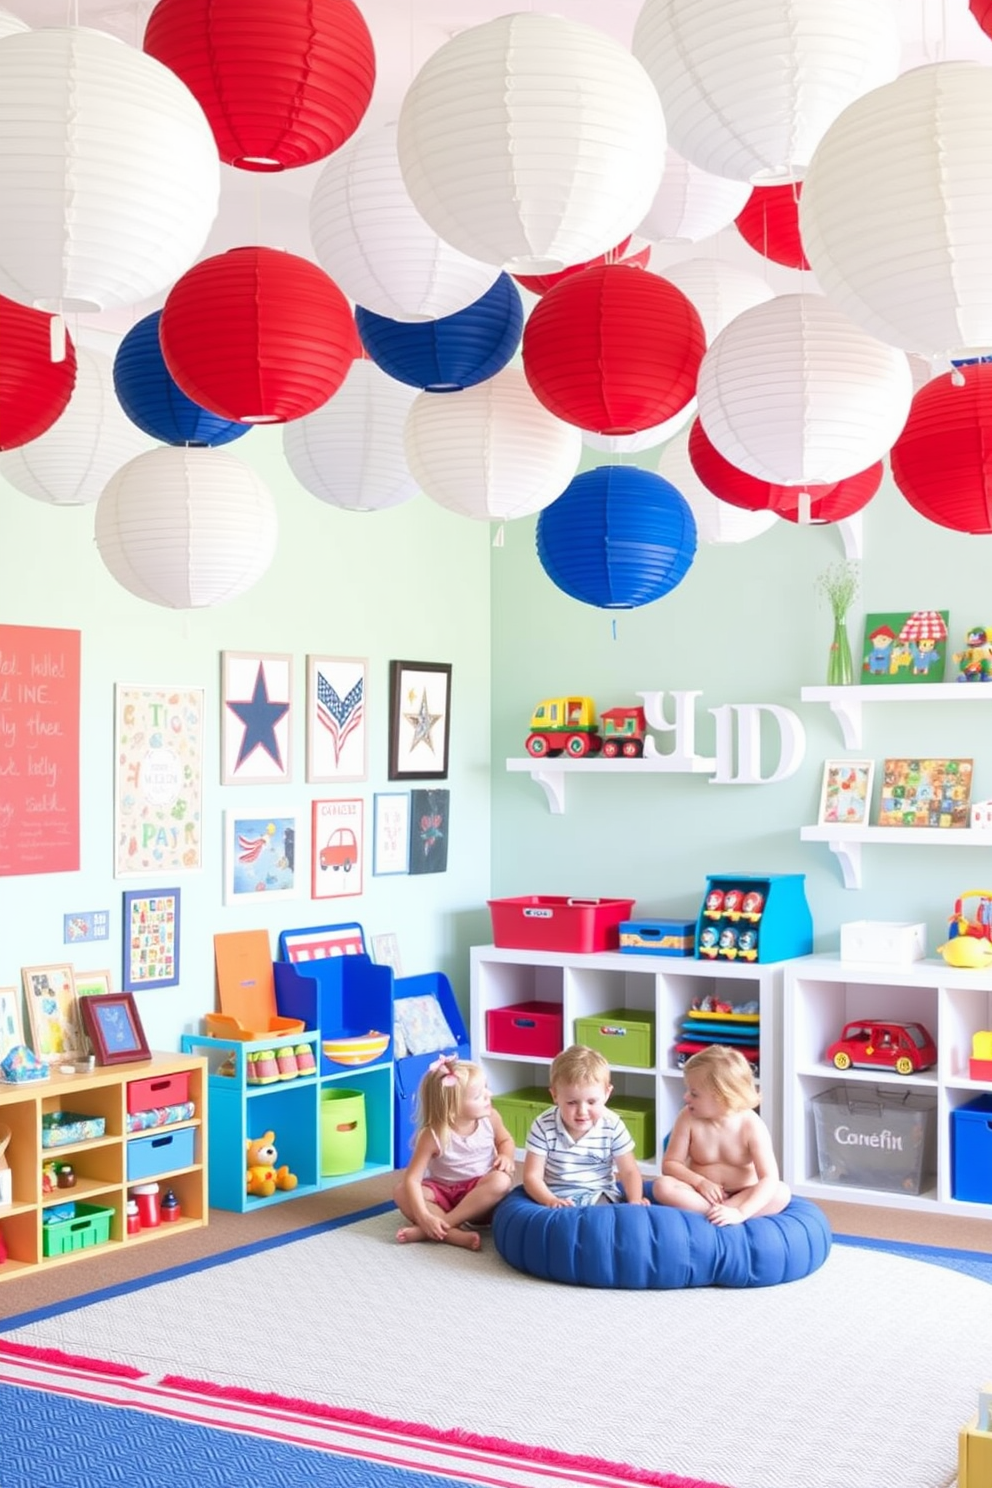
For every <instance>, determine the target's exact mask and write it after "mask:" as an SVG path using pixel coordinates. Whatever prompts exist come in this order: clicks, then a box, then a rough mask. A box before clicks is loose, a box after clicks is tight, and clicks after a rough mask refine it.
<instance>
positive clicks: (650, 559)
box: [537, 465, 696, 610]
mask: <svg viewBox="0 0 992 1488" xmlns="http://www.w3.org/2000/svg"><path fill="white" fill-rule="evenodd" d="M695 553H696V523H695V519H694V518H693V515H692V512H691V510H690V508H689V505H688V503H687V502H686V501H685V499H684V498H683V497H682V496H681V495H680V493H679V492H678V491H677V490H676V488H675V487H674V486H673V485H672V484H671V483H670V482H669V481H666V480H664V479H663V478H662V477H661V476H660V475H652V474H651V472H650V471H647V470H639V469H637V468H636V467H629V466H623V465H600V466H599V467H598V468H597V469H596V470H587V471H585V472H584V474H582V475H577V476H576V477H575V479H574V480H573V481H571V483H570V484H569V485H568V486H566V488H565V490H564V491H563V492H562V494H561V495H560V496H559V497H558V499H557V501H553V502H552V503H551V505H550V506H546V507H545V508H544V510H543V511H542V512H541V515H540V516H539V517H538V520H537V556H538V558H539V559H540V561H541V567H542V568H543V569H544V572H545V573H546V574H547V576H548V578H549V579H550V580H551V582H552V583H553V584H556V585H557V586H558V588H559V589H562V590H563V591H564V592H565V593H566V594H568V595H570V596H571V598H572V599H578V600H581V602H582V603H583V604H588V605H595V606H596V607H597V608H598V609H601V610H633V609H636V608H637V607H638V606H639V605H646V604H651V602H652V601H653V600H656V599H660V598H661V597H662V595H663V594H667V593H668V592H669V590H670V589H674V588H675V586H676V584H678V583H680V582H681V580H682V579H683V578H684V577H685V575H686V574H687V573H688V571H689V567H690V565H691V563H692V560H693V558H694V557H695Z"/></svg>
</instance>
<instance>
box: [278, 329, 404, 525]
mask: <svg viewBox="0 0 992 1488" xmlns="http://www.w3.org/2000/svg"><path fill="white" fill-rule="evenodd" d="M416 396H417V389H416V388H415V387H410V386H409V385H408V384H407V383H405V382H398V381H397V380H396V378H395V377H390V376H389V375H388V374H387V373H386V372H383V370H382V368H381V367H378V366H377V365H376V363H375V362H372V361H369V360H367V359H366V358H359V359H358V360H357V361H355V362H354V363H352V367H351V371H350V372H349V373H348V376H347V377H346V378H345V380H344V382H343V383H342V384H341V386H340V388H339V389H338V391H337V392H336V393H335V394H334V397H333V398H329V399H328V401H327V402H326V403H325V404H324V406H323V407H322V408H318V409H317V410H316V411H315V412H314V413H308V414H307V415H306V417H305V418H301V419H295V420H294V421H293V422H292V423H289V424H285V425H284V426H283V431H282V447H283V453H284V454H285V456H286V461H287V463H288V465H289V468H290V469H291V470H292V472H293V474H294V475H295V476H296V479H297V480H298V481H299V483H300V485H301V486H304V487H305V488H306V490H308V491H309V492H310V493H311V494H312V495H314V496H317V497H319V499H320V500H321V501H326V502H327V504H328V505H329V506H338V507H341V508H342V509H343V510H345V511H356V512H368V511H384V510H385V509H386V508H387V507H390V506H399V505H400V503H401V502H403V501H409V500H410V498H411V497H413V496H416V494H417V489H418V487H417V482H416V480H415V479H414V478H413V476H412V475H411V474H410V470H409V467H408V465H407V463H406V452H405V450H404V448H403V431H404V428H405V425H406V416H407V414H408V413H409V412H410V407H411V405H412V403H413V400H414V398H416Z"/></svg>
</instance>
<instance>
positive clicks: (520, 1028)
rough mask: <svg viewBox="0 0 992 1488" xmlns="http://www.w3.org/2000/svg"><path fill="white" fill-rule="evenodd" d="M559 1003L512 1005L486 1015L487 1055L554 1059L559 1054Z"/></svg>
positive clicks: (560, 1021)
mask: <svg viewBox="0 0 992 1488" xmlns="http://www.w3.org/2000/svg"><path fill="white" fill-rule="evenodd" d="M561 1035H562V1011H561V1003H560V1002H516V1003H514V1004H513V1006H512V1007H501V1008H490V1009H489V1011H488V1012H487V1013H486V1044H487V1046H488V1049H489V1052H490V1054H533V1055H535V1057H536V1058H538V1059H554V1057H555V1055H556V1054H557V1053H559V1051H560V1050H561Z"/></svg>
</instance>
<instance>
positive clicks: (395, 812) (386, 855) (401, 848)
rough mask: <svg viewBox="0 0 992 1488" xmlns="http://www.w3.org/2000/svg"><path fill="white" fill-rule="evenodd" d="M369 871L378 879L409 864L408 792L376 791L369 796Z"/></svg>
mask: <svg viewBox="0 0 992 1488" xmlns="http://www.w3.org/2000/svg"><path fill="white" fill-rule="evenodd" d="M372 808H373V819H372V873H373V875H374V876H375V877H377V878H381V877H384V876H385V875H387V874H390V873H407V872H408V871H409V867H410V792H409V791H376V793H375V795H374V796H373V797H372Z"/></svg>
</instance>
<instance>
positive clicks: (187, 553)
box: [94, 446, 278, 610]
mask: <svg viewBox="0 0 992 1488" xmlns="http://www.w3.org/2000/svg"><path fill="white" fill-rule="evenodd" d="M94 526H95V533H96V545H97V547H98V548H99V550H100V557H101V558H102V559H103V561H104V564H105V565H106V567H107V569H108V570H109V572H110V573H111V574H112V575H113V577H114V578H115V579H116V580H117V582H118V584H121V585H122V586H123V587H124V588H125V589H128V590H130V592H131V593H132V594H135V595H137V597H138V598H139V599H145V600H148V602H149V603H150V604H157V605H163V606H165V607H166V608H167V609H172V610H196V609H203V608H205V607H206V606H209V605H220V604H226V603H227V602H228V600H232V599H236V598H237V597H238V595H239V594H244V593H245V592H246V591H247V590H249V589H250V588H251V587H252V585H253V584H256V583H257V582H258V580H259V579H260V578H261V577H262V575H263V574H264V573H265V571H266V570H267V569H268V567H269V565H270V564H271V562H272V559H273V557H274V555H275V550H276V538H277V536H278V520H277V518H276V504H275V501H274V500H273V498H272V495H271V493H270V491H269V490H268V488H267V487H266V486H265V485H264V484H263V483H262V481H261V480H260V479H259V478H258V476H257V475H256V474H255V473H254V471H252V470H249V468H248V466H247V465H244V464H242V462H241V461H240V460H238V459H236V458H235V456H234V455H232V454H229V453H228V451H227V450H208V449H180V448H178V447H167V446H160V447H159V448H158V449H153V450H149V451H148V452H147V454H144V455H139V456H138V458H137V459H136V460H131V461H129V463H128V464H127V465H125V466H124V468H123V469H122V470H119V471H118V472H117V474H116V475H115V476H114V477H113V479H112V480H110V481H109V482H108V483H107V487H106V489H105V491H104V492H103V494H102V496H101V497H100V500H99V501H98V502H97V508H96V517H95V524H94Z"/></svg>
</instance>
